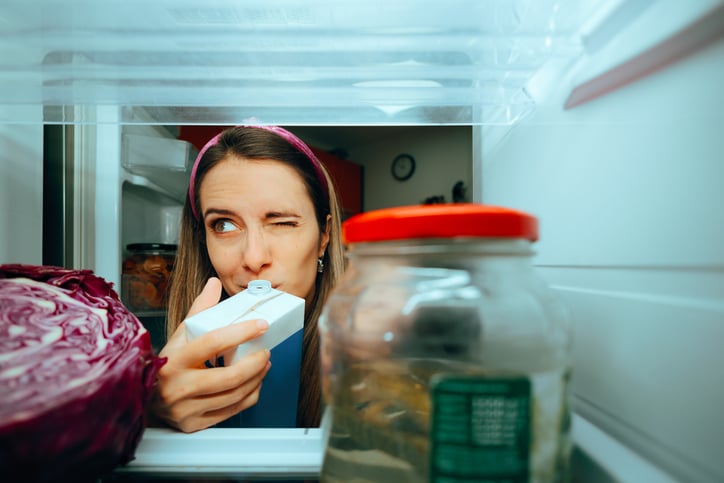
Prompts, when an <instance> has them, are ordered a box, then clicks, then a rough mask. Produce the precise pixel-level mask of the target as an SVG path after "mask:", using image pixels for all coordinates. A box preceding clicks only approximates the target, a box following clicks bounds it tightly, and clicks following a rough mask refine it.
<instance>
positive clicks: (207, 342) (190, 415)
mask: <svg viewBox="0 0 724 483" xmlns="http://www.w3.org/2000/svg"><path fill="white" fill-rule="evenodd" d="M220 297H221V282H220V281H219V279H217V278H211V279H209V281H208V282H207V284H206V286H205V287H204V290H203V291H202V292H201V294H200V295H199V296H198V297H197V298H196V300H195V301H194V303H193V305H192V306H191V309H190V310H189V313H188V315H187V317H190V316H192V315H194V314H197V313H199V312H201V311H202V310H205V309H207V308H209V307H212V306H213V305H216V304H217V303H218V302H219V299H220ZM268 328H269V325H268V323H267V322H265V321H263V320H249V321H246V322H241V323H238V324H231V325H229V326H226V327H222V328H219V329H216V330H213V331H210V332H208V333H206V334H204V335H203V336H201V337H198V338H196V339H194V340H192V341H191V342H187V341H186V334H185V326H184V324H183V323H182V324H181V325H180V326H179V327H178V329H176V332H174V334H173V336H172V337H171V338H170V339H169V341H168V342H167V344H166V346H165V347H164V348H163V350H162V351H161V353H160V354H159V355H160V356H161V357H167V358H168V361H167V362H166V364H165V365H164V366H163V367H162V368H161V370H160V371H159V373H158V385H157V388H156V392H155V394H154V400H153V403H152V408H151V409H152V411H153V413H154V415H155V416H156V417H158V418H160V419H162V420H163V421H165V422H166V423H167V424H169V425H170V426H172V427H174V428H177V429H179V430H181V431H184V432H187V433H190V432H194V431H198V430H200V429H204V428H208V427H209V426H212V425H214V424H216V423H218V422H221V421H223V420H225V419H227V418H229V417H230V416H233V415H234V414H236V413H238V412H239V411H242V410H244V409H246V408H249V407H251V406H253V405H254V404H256V402H257V401H258V400H259V390H260V389H261V381H262V379H264V376H265V375H266V373H267V372H268V371H269V368H270V367H271V363H270V362H269V356H270V353H269V351H268V350H261V351H258V352H255V353H252V354H248V355H246V356H245V357H242V358H241V359H240V360H238V361H236V362H235V363H234V364H232V365H230V366H228V367H214V368H211V369H208V368H206V366H205V365H204V362H205V361H207V360H211V361H214V360H215V359H216V356H217V354H223V353H225V352H227V351H229V350H230V349H233V348H235V347H236V346H238V345H239V344H242V343H244V342H247V341H249V340H251V339H253V338H255V337H258V336H259V335H261V334H263V333H264V332H266V330H267V329H268Z"/></svg>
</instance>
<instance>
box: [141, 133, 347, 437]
mask: <svg viewBox="0 0 724 483" xmlns="http://www.w3.org/2000/svg"><path fill="white" fill-rule="evenodd" d="M343 266H344V265H343V252H342V244H341V236H340V209H339V203H338V200H337V196H336V193H335V190H334V186H333V184H332V180H331V178H330V176H329V175H328V173H327V172H326V170H325V168H324V167H323V166H322V165H321V164H320V162H319V161H318V160H317V158H316V157H315V156H314V154H313V153H312V151H311V150H310V149H309V148H308V147H307V146H306V145H305V144H304V143H303V142H302V141H301V140H300V139H299V138H297V137H296V136H294V135H293V134H291V133H290V132H288V131H286V130H284V129H282V128H279V127H276V126H255V127H253V126H247V127H235V128H229V129H227V130H225V131H224V132H222V133H220V134H219V135H217V136H215V137H214V138H213V139H211V140H210V141H209V142H208V143H207V144H206V146H204V148H203V149H202V150H201V152H200V153H199V156H198V157H197V159H196V162H195V164H194V167H193V169H192V172H191V179H190V182H189V197H188V199H187V200H186V202H185V204H184V208H183V214H182V221H181V230H180V237H179V247H178V254H177V257H176V264H175V267H174V272H173V276H172V280H171V288H170V296H169V313H168V334H172V336H171V337H170V338H169V339H168V342H167V344H166V346H165V347H164V348H163V350H162V351H161V353H160V355H161V356H163V357H167V358H168V361H167V363H166V365H165V366H164V367H163V368H162V369H161V371H160V372H159V376H158V386H157V391H156V397H155V398H154V404H153V406H152V412H153V416H155V418H160V419H161V420H162V421H164V422H165V423H166V424H168V425H170V426H172V427H175V428H178V429H180V430H182V431H185V432H192V431H197V430H200V429H204V428H207V427H209V426H212V425H215V424H217V423H220V422H222V421H225V420H228V419H229V418H230V417H231V416H233V415H235V414H237V413H240V412H241V413H242V414H241V416H242V417H243V415H244V414H243V413H245V412H250V411H251V410H250V409H249V408H252V407H254V406H255V405H256V404H257V402H259V404H258V406H257V407H255V408H254V409H255V410H256V409H258V410H259V412H263V410H264V407H265V404H267V405H268V404H272V403H273V402H274V401H280V400H283V399H284V396H280V395H279V394H267V393H266V392H264V391H261V387H262V380H264V379H265V377H266V376H267V374H269V378H271V375H272V374H275V370H276V371H277V373H279V372H280V371H282V369H280V368H279V367H277V366H278V364H277V362H276V360H275V358H274V357H275V356H274V354H275V352H276V351H277V350H278V349H279V347H280V346H278V347H277V348H275V349H273V350H272V352H271V355H270V353H269V351H259V352H256V353H251V354H248V355H247V356H245V357H243V358H241V359H240V360H239V361H237V362H235V363H234V364H232V365H229V366H228V367H223V366H221V367H213V368H208V366H209V364H208V361H214V360H215V358H216V355H217V354H222V353H224V352H226V351H228V350H229V349H233V348H234V347H236V346H238V345H239V344H243V343H244V342H247V341H249V340H251V339H253V338H255V337H258V336H259V335H261V334H262V333H263V332H264V331H265V329H266V328H267V327H268V324H267V323H266V322H265V321H247V322H242V323H238V324H232V325H229V326H227V327H223V328H220V329H217V330H214V331H211V332H209V333H207V334H205V335H204V336H202V337H199V338H197V339H194V340H193V341H190V342H187V341H186V337H185V333H184V324H183V320H184V319H185V318H187V317H189V316H190V315H193V314H196V313H198V312H200V311H202V310H204V309H207V308H209V307H211V306H213V305H215V304H216V303H218V302H219V300H220V299H224V298H226V297H229V296H232V295H234V294H236V293H238V292H240V291H241V290H244V289H245V288H246V285H247V284H248V282H249V281H251V280H257V279H263V280H269V281H271V283H272V286H273V287H274V288H277V289H279V290H283V291H285V292H288V293H291V294H292V295H296V296H298V297H302V298H304V299H305V316H304V330H303V335H301V336H300V337H301V339H302V341H301V343H300V347H301V354H302V355H301V367H300V368H299V367H298V366H297V368H295V369H293V370H292V372H294V371H299V372H296V373H294V374H292V373H290V372H287V375H285V374H283V373H281V374H279V377H282V378H286V377H289V380H290V381H291V380H292V379H294V377H299V380H300V382H299V392H298V393H299V398H298V405H297V408H296V409H297V411H296V415H292V418H293V419H292V421H294V420H295V421H296V426H299V427H314V426H318V425H319V422H320V416H321V389H320V381H319V378H320V370H319V359H318V352H319V343H318V335H317V319H318V318H319V315H320V313H321V310H322V306H323V304H324V302H325V300H326V299H327V296H328V295H329V293H330V291H331V289H332V287H333V286H334V284H335V282H336V281H337V279H338V278H339V276H340V275H341V273H342V271H343ZM290 339H291V338H290ZM285 343H286V342H285ZM270 358H271V362H272V363H273V364H270ZM272 365H273V366H274V367H271V366H272ZM283 370H284V371H289V370H290V369H289V368H286V369H283ZM267 381H268V379H267ZM282 384H283V380H282ZM290 384H291V382H290ZM269 391H271V389H270V390H269ZM265 401H267V402H266V403H265ZM295 403H296V400H295V401H293V402H292V404H295ZM243 425H248V424H243ZM251 425H254V423H252V424H251ZM263 425H268V424H266V423H265V424H263ZM283 425H286V424H283ZM292 425H294V424H292Z"/></svg>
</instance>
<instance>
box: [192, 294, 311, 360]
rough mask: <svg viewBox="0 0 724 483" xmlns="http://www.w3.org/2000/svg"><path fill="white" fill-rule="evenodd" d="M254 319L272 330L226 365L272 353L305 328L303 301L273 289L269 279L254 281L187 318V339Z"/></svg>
mask: <svg viewBox="0 0 724 483" xmlns="http://www.w3.org/2000/svg"><path fill="white" fill-rule="evenodd" d="M251 319H263V320H266V321H267V322H269V330H267V332H265V333H264V334H262V335H261V336H259V337H257V338H256V339H252V340H250V341H248V342H245V343H244V344H241V345H239V346H238V347H237V348H236V350H235V351H233V352H232V354H224V363H225V365H230V364H233V363H234V362H236V361H237V360H238V359H239V358H240V357H242V356H244V355H245V354H248V353H250V352H255V351H258V350H261V349H269V350H271V349H272V348H274V347H275V346H277V345H278V344H280V343H281V342H283V341H284V340H285V339H286V338H287V337H289V336H291V335H293V334H294V333H296V332H297V331H298V330H300V329H301V328H302V327H304V299H303V298H300V297H297V296H295V295H292V294H289V293H286V292H283V291H281V290H277V289H274V288H271V283H270V282H268V281H266V280H254V281H252V282H249V287H248V288H247V289H246V290H243V291H241V292H239V293H238V294H236V295H234V296H232V297H229V298H228V299H226V300H224V301H222V302H219V303H218V304H216V305H214V306H213V307H210V308H208V309H206V310H204V311H203V312H199V313H198V314H196V315H193V316H191V317H189V318H188V319H186V321H185V322H186V339H187V340H189V341H190V340H193V339H195V338H197V337H200V336H201V335H203V334H205V333H207V332H209V331H211V330H214V329H218V328H220V327H225V326H227V325H230V324H235V323H237V322H243V321H245V320H251ZM229 356H231V357H229Z"/></svg>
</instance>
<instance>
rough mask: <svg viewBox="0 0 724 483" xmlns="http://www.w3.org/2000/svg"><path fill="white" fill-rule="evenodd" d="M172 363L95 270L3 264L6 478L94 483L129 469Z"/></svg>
mask: <svg viewBox="0 0 724 483" xmlns="http://www.w3.org/2000/svg"><path fill="white" fill-rule="evenodd" d="M164 363H165V359H162V358H159V357H157V356H155V355H154V354H153V351H152V349H151V339H150V335H149V333H148V332H147V331H146V329H145V328H144V327H143V325H142V324H141V322H140V321H139V320H138V318H136V316H135V315H133V314H132V313H131V312H130V311H129V310H128V309H127V308H126V307H125V306H124V305H123V304H122V303H121V301H120V299H119V298H118V294H117V293H116V292H115V291H114V290H113V286H112V285H111V284H110V283H108V282H106V281H105V280H104V279H102V278H100V277H98V276H96V275H94V274H93V273H92V272H91V271H90V270H70V269H64V268H59V267H51V266H35V265H19V264H13V265H0V475H2V477H0V478H1V479H2V480H3V481H27V482H32V481H36V482H41V481H85V480H88V481H92V480H94V479H97V478H99V477H101V476H102V475H104V474H106V473H108V472H110V471H111V470H113V469H114V468H115V467H117V466H118V465H123V464H126V463H128V462H129V461H131V460H132V459H133V457H134V453H135V450H136V447H137V446H138V443H139V441H140V439H141V436H142V435H143V431H144V429H145V427H146V418H145V413H146V409H147V405H148V404H149V402H150V398H151V392H152V389H153V385H154V383H155V380H156V374H157V373H158V370H159V369H160V367H161V366H162V365H163V364H164Z"/></svg>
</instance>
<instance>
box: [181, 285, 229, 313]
mask: <svg viewBox="0 0 724 483" xmlns="http://www.w3.org/2000/svg"><path fill="white" fill-rule="evenodd" d="M220 299H221V280H219V279H218V278H216V277H211V278H209V280H208V281H207V282H206V285H204V288H203V289H202V290H201V293H200V294H199V296H198V297H196V299H195V300H194V303H193V304H191V308H190V309H189V313H188V314H186V318H189V317H191V316H192V315H196V314H198V313H199V312H202V311H204V310H206V309H208V308H211V307H213V306H214V305H216V304H218V303H219V300H220Z"/></svg>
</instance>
